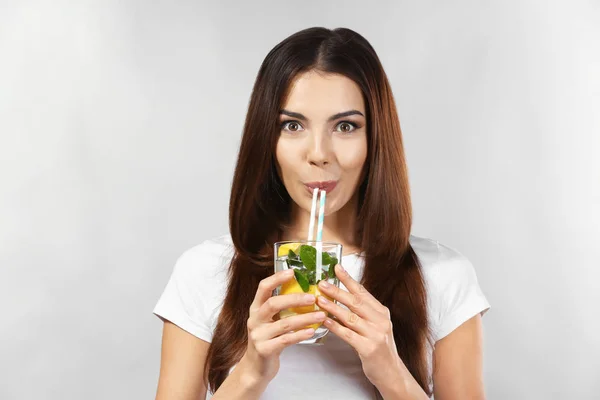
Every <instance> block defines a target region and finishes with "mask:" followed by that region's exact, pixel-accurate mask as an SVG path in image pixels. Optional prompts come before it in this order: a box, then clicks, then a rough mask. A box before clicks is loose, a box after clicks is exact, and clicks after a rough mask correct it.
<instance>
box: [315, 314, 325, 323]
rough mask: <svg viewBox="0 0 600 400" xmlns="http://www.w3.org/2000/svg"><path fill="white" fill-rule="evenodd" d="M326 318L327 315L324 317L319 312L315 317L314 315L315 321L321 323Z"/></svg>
mask: <svg viewBox="0 0 600 400" xmlns="http://www.w3.org/2000/svg"><path fill="white" fill-rule="evenodd" d="M326 317H327V315H325V313H324V312H319V313H317V315H315V319H316V320H317V321H323V320H324V319H325V318H326Z"/></svg>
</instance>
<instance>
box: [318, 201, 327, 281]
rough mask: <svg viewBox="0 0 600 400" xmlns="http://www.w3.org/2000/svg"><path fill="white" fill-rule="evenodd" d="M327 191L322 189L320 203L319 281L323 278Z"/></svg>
mask: <svg viewBox="0 0 600 400" xmlns="http://www.w3.org/2000/svg"><path fill="white" fill-rule="evenodd" d="M326 194H327V192H326V191H324V190H321V198H320V200H321V202H320V204H319V221H318V223H317V243H316V245H317V246H316V247H317V270H316V280H317V282H318V281H319V280H320V279H321V272H322V269H323V266H322V254H323V219H324V218H325V195H326Z"/></svg>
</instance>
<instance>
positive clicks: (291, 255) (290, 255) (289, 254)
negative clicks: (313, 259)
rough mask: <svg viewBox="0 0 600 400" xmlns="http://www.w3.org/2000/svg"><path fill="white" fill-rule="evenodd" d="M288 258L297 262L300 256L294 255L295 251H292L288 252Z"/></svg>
mask: <svg viewBox="0 0 600 400" xmlns="http://www.w3.org/2000/svg"><path fill="white" fill-rule="evenodd" d="M288 258H293V259H294V260H295V259H297V258H298V255H297V254H296V253H294V250H292V249H290V251H288Z"/></svg>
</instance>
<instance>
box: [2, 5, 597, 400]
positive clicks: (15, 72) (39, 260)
mask: <svg viewBox="0 0 600 400" xmlns="http://www.w3.org/2000/svg"><path fill="white" fill-rule="evenodd" d="M315 25H321V26H326V27H329V28H334V27H338V26H346V27H350V28H353V29H355V30H357V31H358V32H360V33H361V34H363V35H364V36H365V37H366V38H367V39H368V40H369V41H370V42H371V43H372V44H373V46H374V47H375V49H376V50H377V51H378V53H379V55H380V57H381V59H382V62H383V64H384V67H385V68H386V70H387V73H388V75H389V78H390V80H391V84H392V88H393V90H394V93H395V96H396V100H397V103H398V107H399V113H400V118H401V125H402V128H403V132H404V137H405V142H406V151H407V156H408V162H409V167H410V178H411V184H412V188H413V191H412V195H413V199H414V211H415V224H414V233H415V234H417V235H421V236H426V237H430V238H434V239H437V240H440V241H441V242H443V243H445V244H448V245H451V246H453V247H456V248H457V249H459V250H460V251H461V252H463V253H464V254H465V255H466V256H468V257H469V258H470V259H471V261H472V262H473V264H474V265H475V267H476V269H477V273H478V276H479V280H480V283H481V286H482V288H483V290H484V292H485V294H486V295H487V296H488V298H489V301H490V302H491V304H492V310H491V311H490V312H489V313H488V314H487V315H486V316H485V318H484V321H485V382H486V387H487V393H488V397H489V398H490V399H494V400H496V399H498V400H502V399H575V398H577V399H598V398H600V397H599V396H600V340H599V338H598V332H599V331H600V322H599V318H598V315H599V312H598V305H600V295H599V294H598V293H599V292H598V288H599V287H600V285H599V283H598V280H599V279H600V273H599V272H598V268H599V267H600V160H599V156H598V152H599V151H600V117H599V115H600V113H599V109H600V78H599V72H598V71H600V45H599V43H600V7H599V3H598V2H597V1H587V2H583V1H562V2H550V1H537V2H535V1H497V2H487V1H485V2H484V1H444V2H441V1H440V2H429V1H428V2H423V1H420V2H407V1H387V2H365V1H360V2H359V1H348V0H344V1H330V2H317V1H304V2H286V1H261V2H257V1H251V2H250V1H239V2H236V3H233V2H228V1H221V2H218V3H217V2H206V3H202V2H199V1H166V0H163V1H139V0H138V1H107V0H102V1H100V0H98V1H72V2H69V1H57V0H54V1H52V2H50V1H18V2H17V1H8V2H7V1H0V135H1V136H0V138H1V141H0V267H1V270H0V305H1V306H2V310H1V312H2V322H1V324H0V335H1V336H0V398H1V399H3V400H12V399H149V398H152V397H153V396H154V392H155V387H156V382H157V376H158V367H159V351H160V336H161V323H160V322H159V320H158V319H157V318H156V317H154V316H153V315H152V313H151V311H152V308H153V306H154V304H155V302H156V300H157V299H158V297H159V295H160V293H161V291H162V289H163V287H164V285H165V284H166V282H167V279H168V277H169V275H170V273H171V271H172V267H173V263H174V262H175V260H176V258H177V257H178V256H179V255H180V254H181V253H182V252H183V251H184V250H185V249H187V248H189V247H191V246H193V245H194V244H197V243H199V242H200V241H202V240H204V239H206V238H208V237H212V236H215V235H219V234H221V233H225V232H226V230H227V202H228V196H229V186H230V182H231V176H232V171H233V166H234V161H235V158H236V153H237V146H238V143H239V139H240V133H241V128H242V123H243V119H244V116H245V112H246V107H247V103H248V99H249V95H250V90H251V87H252V84H253V81H254V78H255V75H256V72H257V70H258V67H259V65H260V63H261V61H262V60H263V58H264V56H265V55H266V54H267V52H268V51H269V50H270V49H271V48H272V47H273V46H274V45H275V44H276V43H278V42H279V41H280V40H282V39H283V38H285V37H286V36H288V35H289V34H291V33H293V32H295V31H297V30H300V29H303V28H306V27H309V26H315Z"/></svg>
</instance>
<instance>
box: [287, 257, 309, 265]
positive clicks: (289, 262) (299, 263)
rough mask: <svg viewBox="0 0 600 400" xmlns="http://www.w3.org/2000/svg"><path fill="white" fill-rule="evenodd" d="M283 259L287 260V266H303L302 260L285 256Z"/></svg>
mask: <svg viewBox="0 0 600 400" xmlns="http://www.w3.org/2000/svg"><path fill="white" fill-rule="evenodd" d="M285 261H286V262H287V265H288V267H291V266H294V267H304V264H302V261H298V260H290V259H289V258H287V259H286V260H285Z"/></svg>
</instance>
